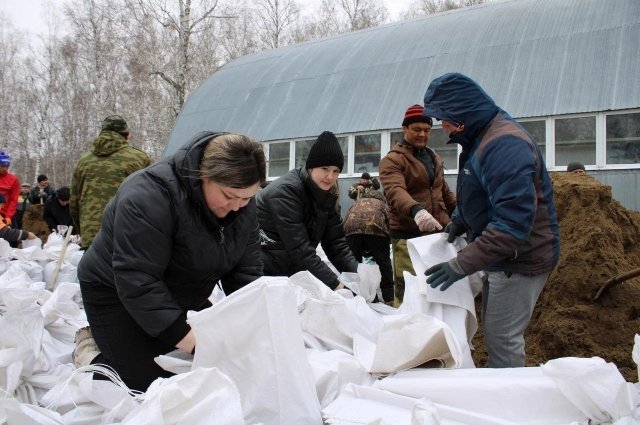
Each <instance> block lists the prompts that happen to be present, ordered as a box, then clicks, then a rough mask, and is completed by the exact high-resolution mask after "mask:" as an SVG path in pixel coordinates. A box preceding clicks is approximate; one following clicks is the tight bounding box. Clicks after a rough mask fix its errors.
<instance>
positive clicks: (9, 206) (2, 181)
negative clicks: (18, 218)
mask: <svg viewBox="0 0 640 425" xmlns="http://www.w3.org/2000/svg"><path fill="white" fill-rule="evenodd" d="M9 167H11V157H10V156H9V154H7V153H6V152H3V151H0V195H2V196H3V197H4V199H5V202H4V205H3V206H2V208H1V209H0V219H2V221H3V222H4V223H5V224H6V225H7V226H11V224H12V221H11V220H12V218H13V216H14V215H15V214H16V209H17V208H18V196H20V179H19V178H18V177H17V176H16V175H15V174H12V173H10V172H9Z"/></svg>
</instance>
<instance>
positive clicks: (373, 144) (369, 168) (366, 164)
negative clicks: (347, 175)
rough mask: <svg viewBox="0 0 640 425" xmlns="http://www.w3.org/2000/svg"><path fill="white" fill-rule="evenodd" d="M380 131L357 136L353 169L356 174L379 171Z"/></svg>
mask: <svg viewBox="0 0 640 425" xmlns="http://www.w3.org/2000/svg"><path fill="white" fill-rule="evenodd" d="M381 144H382V138H381V135H380V133H375V134H359V135H357V136H355V148H354V149H355V152H354V164H353V171H354V173H356V174H360V173H364V172H365V171H366V172H377V171H378V166H379V165H380V149H381Z"/></svg>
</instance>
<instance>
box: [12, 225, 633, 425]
mask: <svg viewBox="0 0 640 425" xmlns="http://www.w3.org/2000/svg"><path fill="white" fill-rule="evenodd" d="M438 236H439V235H438ZM441 243H442V240H439V239H438V238H434V237H425V238H420V239H419V240H414V241H412V244H411V246H410V249H411V255H412V260H413V263H414V267H415V269H416V273H417V276H418V277H416V276H411V275H406V278H407V280H406V284H407V288H406V293H405V302H404V304H403V305H402V307H401V308H400V309H394V308H392V307H388V306H386V305H384V304H378V303H376V304H372V303H371V301H372V300H373V298H374V296H375V292H376V285H375V283H376V282H378V281H379V271H378V270H377V266H375V265H366V264H364V265H361V266H360V269H359V271H358V274H357V275H356V274H350V275H343V276H342V278H343V280H344V281H346V282H347V283H348V286H349V287H350V288H351V290H348V289H344V290H340V291H337V292H334V291H331V290H330V289H329V288H327V287H326V286H325V285H323V284H322V283H321V282H320V281H318V280H317V279H316V278H315V277H313V276H312V275H311V274H310V273H308V272H301V273H298V274H296V275H294V276H292V277H291V278H286V277H264V278H261V279H259V280H258V281H256V282H253V283H252V284H250V285H247V286H246V287H244V288H242V289H241V290H239V291H237V292H235V293H233V294H231V295H230V296H229V297H225V296H224V294H222V293H221V292H220V291H215V292H214V294H212V297H211V299H212V301H213V302H214V305H213V306H212V307H211V308H209V309H207V310H203V311H200V312H190V313H189V314H188V320H189V323H190V324H191V326H192V328H193V330H194V332H195V334H196V339H197V341H198V344H197V350H196V354H195V356H191V355H189V354H187V353H183V352H179V351H176V352H173V353H170V354H168V355H166V356H160V357H159V358H158V359H157V361H158V363H159V364H160V365H161V366H162V367H163V368H165V369H167V370H170V371H172V372H175V373H177V375H175V376H174V377H172V378H168V379H158V380H156V381H155V382H154V383H153V384H152V385H151V387H150V388H149V389H148V390H147V392H146V393H144V394H138V393H135V392H132V391H129V390H128V389H127V388H126V386H125V385H124V384H123V383H122V382H121V381H120V380H119V378H118V377H117V375H115V374H114V373H113V372H112V371H110V370H109V369H107V368H104V367H100V366H90V367H86V368H83V369H82V370H76V369H75V368H74V367H73V365H72V361H71V351H72V350H73V347H74V345H73V337H74V334H75V331H76V330H77V329H78V328H80V327H82V326H85V325H86V317H85V316H84V312H83V310H82V308H81V299H80V297H79V286H78V284H77V278H76V276H75V266H76V265H77V261H76V260H78V261H79V257H80V256H81V251H79V250H78V248H76V247H75V246H74V244H70V245H69V247H67V249H66V252H65V253H64V256H63V257H62V261H61V262H59V261H58V260H59V259H60V254H61V248H62V241H61V238H56V237H55V236H52V237H51V238H50V240H49V241H48V242H47V244H45V246H44V247H42V248H40V247H34V248H27V249H23V250H11V249H10V248H8V247H6V246H4V244H2V241H0V271H4V273H3V274H2V275H0V313H1V317H0V386H1V388H2V389H3V391H2V396H0V423H2V424H4V423H7V424H10V425H13V424H67V425H70V424H128V425H134V424H135V425H143V424H149V425H151V424H154V425H156V424H167V425H169V424H189V425H194V424H195V425H197V424H203V425H204V424H207V425H209V424H225V425H226V424H274V425H275V424H318V425H320V424H323V423H326V424H345V425H346V424H372V425H373V424H376V425H382V424H400V425H401V424H407V425H419V424H422V425H426V424H443V425H444V424H474V425H475V424H545V425H549V424H558V425H560V424H587V423H591V424H598V423H615V424H618V425H621V424H640V418H637V417H635V416H634V415H640V409H639V408H638V404H639V395H638V387H637V384H635V385H634V384H631V383H628V382H625V380H624V379H623V377H622V376H621V375H620V373H619V372H618V370H617V368H616V367H615V366H614V365H612V364H610V363H606V362H605V361H603V360H602V359H599V358H591V359H579V358H562V359H555V360H552V361H549V362H548V363H546V364H545V365H542V366H540V367H529V368H518V369H500V370H497V369H476V368H474V367H473V361H472V360H471V356H470V345H469V341H470V340H471V337H473V334H474V333H475V331H476V329H477V323H476V321H475V311H473V308H472V307H471V306H472V305H473V297H474V295H475V293H476V291H475V290H474V289H472V288H477V286H476V284H475V283H474V281H473V279H474V277H472V278H471V281H469V282H466V283H465V284H463V285H459V284H456V285H454V286H453V287H452V288H451V289H454V288H458V289H456V290H454V291H449V290H448V291H445V292H441V291H437V293H436V294H434V293H432V292H431V288H429V287H428V285H426V283H425V281H424V277H423V276H424V275H423V274H422V273H421V272H420V270H424V269H425V267H426V265H427V264H430V263H431V262H432V261H434V258H432V256H434V255H435V256H440V255H442V254H441V252H442V249H448V248H447V246H448V245H450V244H444V243H443V244H442V245H443V246H442V247H439V246H438V244H441ZM434 247H435V248H434ZM441 248H442V249H441ZM453 254H455V250H454V252H453ZM446 255H452V254H451V253H450V254H446ZM51 263H53V264H54V266H51V265H50V264H51ZM58 265H60V267H59V270H60V271H59V273H58V277H57V278H56V281H55V282H53V284H51V283H49V284H47V273H46V270H47V268H51V267H56V266H58ZM54 270H55V269H54ZM421 276H422V278H421ZM47 288H50V289H52V290H49V289H47ZM351 291H353V292H355V293H356V294H358V296H354V295H353V294H352V292H351ZM630 355H631V353H630ZM425 365H427V366H429V367H425ZM87 372H93V373H101V374H103V375H106V376H107V377H109V378H110V379H111V380H110V381H94V380H93V379H92V373H87Z"/></svg>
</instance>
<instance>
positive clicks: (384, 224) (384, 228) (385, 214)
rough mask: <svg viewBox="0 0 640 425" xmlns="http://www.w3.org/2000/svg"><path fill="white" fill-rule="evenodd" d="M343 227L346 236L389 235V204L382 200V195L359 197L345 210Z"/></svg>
mask: <svg viewBox="0 0 640 425" xmlns="http://www.w3.org/2000/svg"><path fill="white" fill-rule="evenodd" d="M373 192H377V191H373ZM378 193H379V192H378ZM343 228H344V234H345V235H347V236H349V235H375V236H386V237H389V206H388V205H387V203H386V202H385V201H384V197H378V196H369V197H361V198H359V199H358V200H357V201H356V202H354V203H353V205H351V207H350V208H349V210H348V211H347V215H346V216H345V218H344V223H343Z"/></svg>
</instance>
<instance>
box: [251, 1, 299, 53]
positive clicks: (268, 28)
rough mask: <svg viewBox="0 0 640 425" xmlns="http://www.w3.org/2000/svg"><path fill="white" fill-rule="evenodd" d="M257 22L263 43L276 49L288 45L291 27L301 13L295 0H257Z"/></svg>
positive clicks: (264, 45) (267, 47)
mask: <svg viewBox="0 0 640 425" xmlns="http://www.w3.org/2000/svg"><path fill="white" fill-rule="evenodd" d="M255 3H256V14H255V15H256V23H257V25H256V26H257V28H258V34H259V38H260V41H261V45H262V46H263V47H264V48H266V49H276V48H278V47H281V46H283V45H286V44H287V42H288V41H289V40H291V37H290V36H288V34H289V33H290V29H291V27H292V26H293V24H294V23H295V22H296V20H297V19H298V17H299V15H300V8H299V7H298V4H297V3H296V2H295V1H294V0H255Z"/></svg>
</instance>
